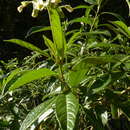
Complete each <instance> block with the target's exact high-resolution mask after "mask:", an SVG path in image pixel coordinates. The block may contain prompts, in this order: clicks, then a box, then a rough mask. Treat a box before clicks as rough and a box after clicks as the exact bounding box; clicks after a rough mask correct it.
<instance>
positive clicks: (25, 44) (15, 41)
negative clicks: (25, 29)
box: [4, 39, 48, 57]
mask: <svg viewBox="0 0 130 130" xmlns="http://www.w3.org/2000/svg"><path fill="white" fill-rule="evenodd" d="M4 41H5V42H11V43H15V44H18V45H20V46H22V47H25V48H27V49H30V50H32V51H36V52H39V53H40V54H42V55H44V56H46V57H48V54H47V53H45V52H44V51H43V50H41V49H40V48H38V47H36V46H34V45H33V44H31V43H29V42H26V41H23V40H19V39H10V40H4Z"/></svg>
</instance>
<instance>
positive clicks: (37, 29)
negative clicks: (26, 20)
mask: <svg viewBox="0 0 130 130" xmlns="http://www.w3.org/2000/svg"><path fill="white" fill-rule="evenodd" d="M48 30H51V27H50V26H48V27H44V26H37V27H32V28H31V29H29V31H28V32H27V35H26V38H27V37H29V36H31V35H32V34H35V33H38V32H43V31H48Z"/></svg>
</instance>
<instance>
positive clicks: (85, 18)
mask: <svg viewBox="0 0 130 130" xmlns="http://www.w3.org/2000/svg"><path fill="white" fill-rule="evenodd" d="M81 22H83V23H85V24H89V25H91V20H90V19H88V18H87V17H80V18H75V19H73V20H71V21H69V23H68V24H73V23H81Z"/></svg>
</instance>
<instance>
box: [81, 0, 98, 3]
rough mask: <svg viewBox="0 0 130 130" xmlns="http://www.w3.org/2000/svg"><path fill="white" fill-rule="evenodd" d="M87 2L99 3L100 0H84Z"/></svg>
mask: <svg viewBox="0 0 130 130" xmlns="http://www.w3.org/2000/svg"><path fill="white" fill-rule="evenodd" d="M84 1H85V2H87V3H89V4H97V3H98V0H84Z"/></svg>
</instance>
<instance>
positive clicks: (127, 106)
mask: <svg viewBox="0 0 130 130" xmlns="http://www.w3.org/2000/svg"><path fill="white" fill-rule="evenodd" d="M119 107H120V108H121V110H122V111H123V113H124V114H125V116H126V117H127V118H128V119H129V121H130V100H128V101H125V102H123V103H121V104H120V105H119Z"/></svg>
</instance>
